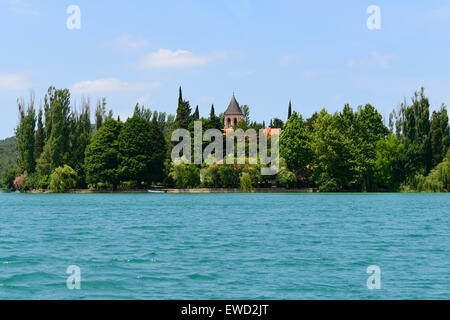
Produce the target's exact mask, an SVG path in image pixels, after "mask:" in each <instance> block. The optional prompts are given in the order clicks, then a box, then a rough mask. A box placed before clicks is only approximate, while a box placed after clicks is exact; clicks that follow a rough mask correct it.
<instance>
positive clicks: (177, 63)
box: [139, 49, 226, 69]
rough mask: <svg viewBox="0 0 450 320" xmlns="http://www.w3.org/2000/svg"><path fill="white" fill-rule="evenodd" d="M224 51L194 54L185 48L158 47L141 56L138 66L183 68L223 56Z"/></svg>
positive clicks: (196, 65)
mask: <svg viewBox="0 0 450 320" xmlns="http://www.w3.org/2000/svg"><path fill="white" fill-rule="evenodd" d="M225 56H226V54H225V53H211V54H206V55H196V54H193V53H192V52H189V51H187V50H177V51H171V50H168V49H159V50H158V51H156V52H152V53H149V54H147V55H145V56H144V57H142V58H141V60H140V62H139V66H140V67H141V68H146V69H151V68H185V67H198V66H202V65H205V64H207V63H209V62H212V61H215V60H219V59H223V58H225Z"/></svg>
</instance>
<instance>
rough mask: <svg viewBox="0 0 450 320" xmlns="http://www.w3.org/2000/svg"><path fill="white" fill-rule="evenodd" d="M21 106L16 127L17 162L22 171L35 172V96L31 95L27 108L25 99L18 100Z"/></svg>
mask: <svg viewBox="0 0 450 320" xmlns="http://www.w3.org/2000/svg"><path fill="white" fill-rule="evenodd" d="M17 105H18V107H19V124H18V126H17V128H16V137H17V143H16V149H17V153H18V158H17V163H18V166H19V168H20V170H21V171H22V172H25V171H26V172H28V173H33V172H34V170H35V166H36V162H35V157H34V149H35V132H34V128H35V126H36V112H35V110H34V96H33V95H31V97H30V102H29V105H28V108H27V109H26V110H25V102H24V100H23V99H22V100H20V99H19V100H17Z"/></svg>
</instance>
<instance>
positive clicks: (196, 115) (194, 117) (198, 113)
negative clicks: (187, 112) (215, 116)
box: [192, 106, 200, 121]
mask: <svg viewBox="0 0 450 320" xmlns="http://www.w3.org/2000/svg"><path fill="white" fill-rule="evenodd" d="M198 119H200V112H199V110H198V106H196V107H195V111H194V114H193V115H192V120H193V121H197V120H198Z"/></svg>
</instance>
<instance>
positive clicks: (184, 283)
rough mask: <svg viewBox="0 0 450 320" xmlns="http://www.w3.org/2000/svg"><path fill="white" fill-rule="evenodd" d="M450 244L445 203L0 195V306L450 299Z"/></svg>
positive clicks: (445, 198)
mask: <svg viewBox="0 0 450 320" xmlns="http://www.w3.org/2000/svg"><path fill="white" fill-rule="evenodd" d="M449 240H450V195H449V194H203V195H193V194H190V195H186V194H184V195H183V194H174V195H171V194H131V195H130V194H128V195H126V194H90V195H81V194H80V195H64V194H61V195H58V194H55V195H52V194H49V195H26V194H6V193H1V194H0V299H450V241H449ZM70 265H76V266H78V267H79V268H80V270H81V289H80V290H69V289H67V287H66V279H67V277H68V276H69V275H68V274H66V269H67V267H68V266H70ZM370 265H377V266H379V267H380V268H381V289H380V290H368V289H367V286H366V281H367V278H368V276H369V275H368V274H367V273H366V268H367V267H368V266H370Z"/></svg>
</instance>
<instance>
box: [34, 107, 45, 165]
mask: <svg viewBox="0 0 450 320" xmlns="http://www.w3.org/2000/svg"><path fill="white" fill-rule="evenodd" d="M42 115H43V114H42V108H40V109H39V113H38V120H37V130H36V139H35V140H36V141H35V146H34V159H36V160H37V159H39V157H40V156H41V153H42V152H43V151H44V145H45V130H44V123H43V122H42Z"/></svg>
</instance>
